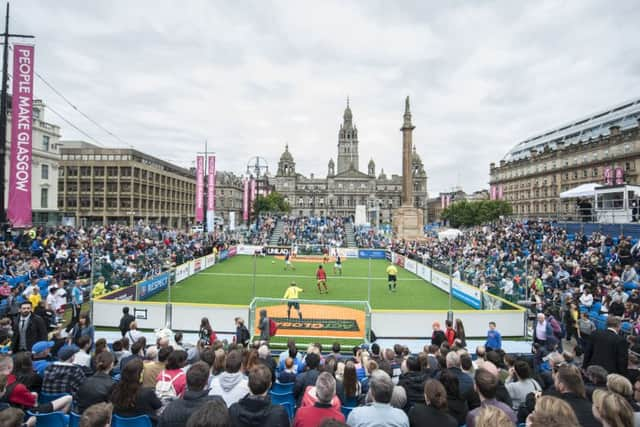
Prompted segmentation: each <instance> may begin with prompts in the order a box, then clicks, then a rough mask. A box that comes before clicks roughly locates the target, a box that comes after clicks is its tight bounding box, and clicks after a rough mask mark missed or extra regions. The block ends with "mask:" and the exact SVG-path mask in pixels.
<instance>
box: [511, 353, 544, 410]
mask: <svg viewBox="0 0 640 427" xmlns="http://www.w3.org/2000/svg"><path fill="white" fill-rule="evenodd" d="M505 385H506V387H507V391H508V392H509V396H510V397H511V402H512V406H511V407H512V408H513V410H514V411H517V410H518V408H519V407H520V405H521V404H523V403H525V400H526V398H527V395H528V394H529V393H535V392H537V391H542V388H541V387H540V384H538V382H537V381H536V380H534V379H533V378H531V370H530V369H529V364H528V363H527V362H525V361H524V360H517V361H516V363H514V365H513V368H511V369H509V378H507V382H506V384H505Z"/></svg>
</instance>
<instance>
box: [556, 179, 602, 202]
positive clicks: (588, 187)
mask: <svg viewBox="0 0 640 427" xmlns="http://www.w3.org/2000/svg"><path fill="white" fill-rule="evenodd" d="M598 186H600V184H596V183H595V182H590V183H587V184H582V185H579V186H577V187H575V188H572V189H571V190H567V191H563V192H562V193H560V198H561V199H575V198H578V197H594V196H595V195H596V187H598Z"/></svg>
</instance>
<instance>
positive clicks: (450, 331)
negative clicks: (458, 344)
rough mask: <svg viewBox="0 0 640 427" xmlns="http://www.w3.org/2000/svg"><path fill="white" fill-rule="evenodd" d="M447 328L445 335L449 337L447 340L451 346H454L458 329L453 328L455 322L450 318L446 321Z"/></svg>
mask: <svg viewBox="0 0 640 427" xmlns="http://www.w3.org/2000/svg"><path fill="white" fill-rule="evenodd" d="M445 325H446V329H445V332H444V336H445V337H446V338H447V342H448V343H449V347H451V346H453V342H454V341H455V340H456V331H455V330H454V329H453V322H452V321H451V320H449V319H447V320H446V322H445Z"/></svg>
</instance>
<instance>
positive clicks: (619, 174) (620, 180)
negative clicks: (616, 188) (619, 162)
mask: <svg viewBox="0 0 640 427" xmlns="http://www.w3.org/2000/svg"><path fill="white" fill-rule="evenodd" d="M615 177H616V185H622V184H624V170H623V169H622V168H615Z"/></svg>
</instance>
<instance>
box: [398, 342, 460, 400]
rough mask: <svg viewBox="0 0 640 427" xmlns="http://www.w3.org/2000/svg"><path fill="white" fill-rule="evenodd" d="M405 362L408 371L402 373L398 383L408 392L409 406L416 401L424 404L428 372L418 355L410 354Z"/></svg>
mask: <svg viewBox="0 0 640 427" xmlns="http://www.w3.org/2000/svg"><path fill="white" fill-rule="evenodd" d="M454 354H455V353H454ZM405 363H406V366H407V369H408V371H407V372H405V373H403V374H401V375H400V379H399V380H398V385H399V386H401V387H403V388H404V390H405V392H406V393H407V404H408V405H409V407H411V406H413V405H415V404H416V403H422V404H424V403H425V401H424V384H425V380H426V379H427V373H425V372H423V371H422V367H421V366H420V362H419V361H418V358H417V357H416V356H413V355H412V356H409V357H408V358H407V360H406V362H405Z"/></svg>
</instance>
